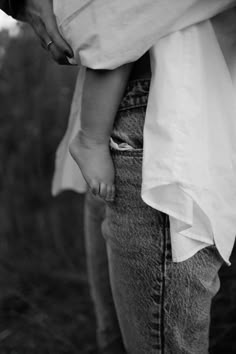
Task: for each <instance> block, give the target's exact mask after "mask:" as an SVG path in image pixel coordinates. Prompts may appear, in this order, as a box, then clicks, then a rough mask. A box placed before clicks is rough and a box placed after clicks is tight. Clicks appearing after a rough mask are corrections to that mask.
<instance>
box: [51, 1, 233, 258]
mask: <svg viewBox="0 0 236 354" xmlns="http://www.w3.org/2000/svg"><path fill="white" fill-rule="evenodd" d="M57 1H58V0H56V2H57ZM110 1H111V0H110ZM75 2H76V0H71V1H69V2H68V3H70V5H72V4H75ZM105 2H106V1H105ZM131 2H132V3H133V4H134V2H135V0H132V1H131ZM61 3H63V2H61ZM98 3H99V1H98ZM144 3H149V4H150V6H151V5H152V4H154V3H155V5H156V3H158V1H157V0H155V1H154V2H153V1H151V0H150V1H149V0H146V1H144ZM160 3H162V0H161V1H160ZM167 3H168V5H167V7H168V6H170V4H171V1H167ZM187 3H188V4H190V3H191V6H190V8H189V7H188V6H187V5H186V4H187ZM80 4H82V2H80ZM89 4H90V5H91V1H90V2H89V0H87V1H86V0H84V1H83V6H84V7H83V8H86V9H88V8H89V6H87V5H89ZM172 4H173V3H172ZM232 4H235V1H227V0H225V1H223V0H219V1H217V0H214V2H213V1H211V0H209V1H207V0H204V2H203V1H201V0H199V1H197V0H192V1H190V0H189V1H185V0H181V1H180V2H179V3H178V5H176V6H173V5H172V7H174V8H175V10H176V11H177V14H178V11H179V16H178V15H176V11H175V13H174V12H171V14H172V17H171V16H169V17H171V20H168V21H169V22H168V21H167V22H168V23H164V21H162V26H161V30H160V31H159V32H158V33H157V32H155V31H154V30H153V33H154V35H153V38H154V37H155V38H157V41H156V42H155V43H154V45H151V46H150V47H147V46H146V44H144V43H143V42H142V41H141V44H139V43H140V42H139V40H138V39H137V45H138V49H137V48H134V49H133V47H132V46H131V47H132V48H131V49H130V51H132V50H133V52H132V54H129V53H128V54H127V52H124V53H125V55H124V57H125V58H123V57H122V58H121V55H120V56H119V57H118V58H117V57H116V58H115V59H114V57H113V54H112V53H113V51H114V50H115V49H114V48H112V50H111V49H110V46H111V45H110V44H109V43H105V44H104V43H102V44H101V43H100V42H99V45H100V46H101V48H102V49H101V48H98V47H97V46H96V45H95V44H94V43H97V42H96V39H95V38H94V37H93V36H94V34H93V36H92V38H93V41H94V42H91V45H88V47H86V46H85V43H89V39H88V37H89V36H88V37H86V39H84V42H83V43H82V44H83V45H82V44H81V43H79V44H78V43H77V41H76V37H75V36H74V32H76V33H81V32H79V31H78V29H79V28H77V27H80V26H81V23H79V22H78V23H77V16H75V14H78V10H76V11H77V12H76V11H75V7H73V11H72V9H71V8H70V15H69V17H68V13H67V14H66V17H64V20H62V17H60V16H62V14H63V13H65V12H66V10H65V9H61V8H60V9H59V8H58V7H57V8H55V12H56V15H58V22H59V25H60V26H61V27H60V28H61V30H62V33H63V35H64V36H65V38H66V39H69V40H71V45H72V47H73V49H74V51H75V53H76V59H77V61H80V62H81V63H82V67H81V69H80V73H79V78H78V83H77V87H76V90H75V96H74V100H73V103H72V108H71V115H70V119H69V124H68V129H67V132H66V134H65V136H64V139H63V140H62V143H61V144H60V146H59V149H58V152H57V158H56V170H55V175H54V181H53V194H54V195H55V194H57V193H58V192H59V191H60V190H62V189H65V188H71V189H74V190H76V191H78V192H83V191H85V190H86V184H85V182H84V180H83V177H82V175H81V172H80V171H79V169H78V167H77V165H76V164H75V163H74V161H73V160H72V158H71V157H70V155H69V152H68V144H69V142H70V141H71V140H72V139H73V137H74V136H75V134H76V132H77V131H78V129H79V127H80V109H81V95H82V90H83V81H84V77H85V71H86V69H85V67H84V66H89V67H92V68H109V69H112V68H114V67H116V66H118V65H122V64H123V63H125V62H128V61H132V60H135V59H137V58H138V57H139V56H141V55H142V54H143V52H145V51H146V50H147V49H149V50H150V57H151V70H152V79H151V86H150V92H149V99H148V105H147V112H146V118H145V125H144V157H143V175H142V181H143V183H142V192H141V194H142V198H143V200H144V202H145V203H146V204H148V205H150V206H151V207H153V208H155V209H158V210H160V211H163V212H165V213H167V214H168V215H169V216H170V228H171V244H172V257H173V261H176V262H180V261H184V260H186V259H188V258H189V257H191V256H192V255H194V254H195V253H196V252H197V251H198V250H200V249H202V248H204V247H206V246H208V245H212V244H215V245H216V247H217V248H218V251H219V253H220V254H221V256H222V258H223V259H224V260H225V261H226V262H227V263H228V264H229V257H230V254H231V251H232V248H233V244H234V240H235V234H236V105H235V101H236V100H235V86H234V76H235V75H234V74H235V72H236V70H235V66H234V60H233V59H234V57H235V52H234V48H235V41H236V31H235V32H234V29H235V28H234V23H236V20H235V19H236V18H235V16H234V13H235V11H234V10H228V11H227V12H225V13H224V14H222V15H220V16H218V17H216V18H215V19H214V20H213V21H210V20H209V19H208V18H211V16H212V15H214V14H216V13H218V12H220V11H222V10H224V9H225V8H226V7H227V6H229V5H232ZM57 5H58V4H57ZM182 5H183V6H185V5H186V6H187V8H185V10H184V12H183V8H182V7H181V6H182ZM119 8H120V7H119ZM67 9H68V8H67ZM79 10H81V7H80V8H79ZM113 10H114V9H113ZM139 10H140V9H139ZM152 10H153V9H152ZM63 11H64V12H63ZM163 11H164V10H163ZM165 11H166V9H165ZM81 18H82V17H81ZM81 18H80V17H79V16H78V20H81ZM158 18H159V16H158ZM160 18H161V19H162V17H160ZM86 19H87V20H88V17H87V18H86ZM108 22H109V21H108ZM163 23H164V24H163ZM74 26H75V27H74ZM75 28H77V30H76V31H75ZM141 28H142V27H141ZM163 28H164V29H165V31H164V30H163ZM116 31H118V30H117V28H116ZM118 32H119V31H118ZM128 32H129V31H128ZM147 32H148V31H147ZM98 33H99V31H98ZM114 33H116V32H115V31H114ZM163 35H164V36H163ZM73 36H74V37H73ZM117 36H118V35H117ZM134 37H135V38H134V39H133V40H132V43H136V42H135V40H136V38H137V36H136V35H135V36H134ZM141 37H142V36H141ZM142 38H143V37H142ZM226 38H227V41H226V40H225V39H226ZM229 38H230V40H229ZM123 42H126V41H123ZM123 42H122V44H120V43H119V38H118V43H119V45H120V47H121V48H123V49H124V50H125V45H126V44H124V43H123ZM149 43H150V44H152V43H151V42H149ZM150 44H148V45H150ZM113 46H114V43H113ZM122 46H123V47H122ZM140 48H141V49H140ZM96 52H97V53H96ZM131 59H132V60H131Z"/></svg>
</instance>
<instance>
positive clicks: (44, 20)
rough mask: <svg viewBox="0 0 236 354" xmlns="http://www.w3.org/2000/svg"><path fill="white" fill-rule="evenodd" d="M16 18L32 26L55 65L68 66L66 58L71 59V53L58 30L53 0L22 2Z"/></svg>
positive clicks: (28, 0)
mask: <svg viewBox="0 0 236 354" xmlns="http://www.w3.org/2000/svg"><path fill="white" fill-rule="evenodd" d="M19 6H20V5H19ZM16 17H17V19H18V20H20V21H24V22H28V23H29V24H30V25H31V26H32V28H33V29H34V31H35V33H36V34H37V36H38V37H39V38H40V41H41V43H42V46H43V47H44V48H45V49H47V50H48V51H49V52H50V53H51V55H52V57H53V59H54V60H55V61H56V62H57V63H59V64H69V62H68V59H67V57H69V58H72V57H73V51H72V49H71V48H70V46H69V45H68V43H67V42H66V41H65V40H64V39H63V37H62V36H61V34H60V32H59V30H58V27H57V23H56V18H55V16H54V13H53V0H24V1H23V2H22V6H21V7H20V9H19V12H18V15H17V16H16Z"/></svg>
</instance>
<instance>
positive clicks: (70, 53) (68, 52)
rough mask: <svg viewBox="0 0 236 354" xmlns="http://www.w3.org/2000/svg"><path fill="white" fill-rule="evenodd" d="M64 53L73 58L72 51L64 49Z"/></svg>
mask: <svg viewBox="0 0 236 354" xmlns="http://www.w3.org/2000/svg"><path fill="white" fill-rule="evenodd" d="M65 54H66V56H67V57H68V58H73V57H74V55H73V53H72V52H70V51H68V50H66V51H65Z"/></svg>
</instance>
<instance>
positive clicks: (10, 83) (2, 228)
mask: <svg viewBox="0 0 236 354" xmlns="http://www.w3.org/2000/svg"><path fill="white" fill-rule="evenodd" d="M0 45H2V46H4V48H5V50H6V55H5V57H4V59H3V60H2V62H1V65H2V67H1V68H0V125H1V126H0V160H1V164H0V222H1V224H0V354H5V353H6V354H13V353H14V354H28V353H30V354H47V353H50V354H62V353H63V354H65V353H66V354H75V353H76V354H78V353H95V352H96V346H95V319H94V315H93V311H92V304H91V299H90V297H89V293H88V284H87V275H86V266H85V250H84V240H83V196H82V195H79V194H75V193H73V192H64V193H63V194H61V195H60V196H58V197H56V198H52V196H51V190H50V189H51V180H52V174H53V169H54V158H55V150H56V147H57V145H58V143H59V141H60V139H61V137H62V135H63V133H64V131H65V127H66V124H67V119H68V114H69V108H70V101H71V97H72V93H73V88H74V83H75V78H76V69H75V68H69V67H59V66H58V65H56V64H54V63H53V62H52V61H51V60H49V59H48V56H47V53H45V52H44V51H42V49H41V47H40V46H39V44H38V41H37V40H36V39H35V37H34V36H33V35H32V33H31V31H30V30H29V28H24V29H23V30H22V35H21V36H20V37H18V38H14V39H11V40H9V37H8V35H7V33H4V32H2V33H0Z"/></svg>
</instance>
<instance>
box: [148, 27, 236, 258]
mask: <svg viewBox="0 0 236 354" xmlns="http://www.w3.org/2000/svg"><path fill="white" fill-rule="evenodd" d="M151 67H152V84H151V88H150V95H149V101H148V107H147V112H146V120H145V127H144V161H143V186H142V198H143V200H144V201H145V202H146V203H147V204H149V205H151V206H152V207H155V208H156V209H159V210H161V211H163V212H166V213H167V214H169V215H170V222H171V230H172V242H173V244H175V245H176V246H175V247H174V250H175V251H174V253H175V254H173V258H174V259H175V260H177V261H179V260H180V259H183V252H182V249H181V248H182V242H181V239H183V237H184V238H186V237H187V238H191V239H194V240H197V241H198V242H199V241H200V242H202V245H206V244H208V245H211V244H213V243H215V244H216V245H217V246H219V247H218V248H219V251H220V253H221V256H222V257H223V259H224V260H225V261H226V262H228V263H229V256H230V253H231V250H232V247H233V242H234V238H235V230H236V214H235V210H236V183H235V176H236V160H235V153H236V119H235V118H236V106H235V97H234V92H235V88H234V87H233V83H232V79H231V76H230V73H229V69H228V67H227V65H226V62H225V58H224V56H223V53H222V51H221V48H220V46H219V43H218V41H217V38H216V35H215V32H214V30H213V27H212V24H211V22H210V21H203V22H202V23H200V24H198V25H193V26H191V27H188V28H186V29H184V30H182V31H178V32H175V33H173V34H171V35H169V36H166V37H165V38H163V39H161V40H160V41H159V42H158V44H156V45H155V46H154V47H153V48H152V49H151ZM216 73H217V75H216ZM153 112H156V115H155V117H154V115H153ZM226 233H227V235H226ZM224 238H226V239H227V238H228V242H226V243H225V245H226V246H224V242H222V240H223V239H224ZM184 240H185V239H184ZM229 244H230V245H232V247H228V245H229ZM196 246H197V245H196ZM197 247H198V246H197ZM186 256H187V255H186Z"/></svg>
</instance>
